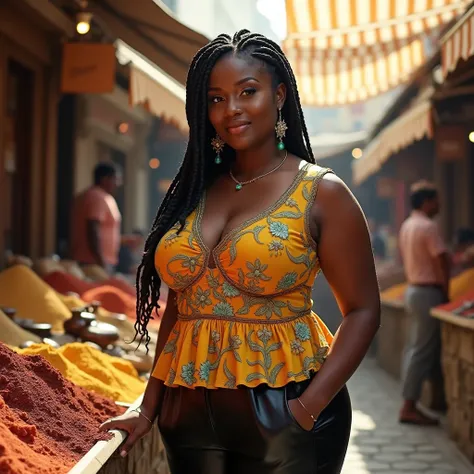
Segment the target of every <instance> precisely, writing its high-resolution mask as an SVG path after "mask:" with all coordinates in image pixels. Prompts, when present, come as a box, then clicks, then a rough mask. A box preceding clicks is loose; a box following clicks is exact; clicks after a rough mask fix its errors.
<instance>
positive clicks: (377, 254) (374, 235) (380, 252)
mask: <svg viewBox="0 0 474 474" xmlns="http://www.w3.org/2000/svg"><path fill="white" fill-rule="evenodd" d="M368 224H369V230H370V241H371V243H372V251H373V253H374V258H375V261H376V262H377V261H380V260H385V259H386V258H387V249H386V245H385V239H384V238H383V236H382V233H381V232H380V228H379V225H378V223H377V222H376V221H375V220H374V219H368Z"/></svg>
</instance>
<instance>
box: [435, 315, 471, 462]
mask: <svg viewBox="0 0 474 474" xmlns="http://www.w3.org/2000/svg"><path fill="white" fill-rule="evenodd" d="M431 315H432V316H433V317H435V318H437V319H439V320H441V335H442V341H443V346H442V364H443V372H444V384H445V392H446V399H447V402H448V427H449V433H450V435H451V437H452V438H453V439H454V441H455V442H456V444H457V445H458V447H459V449H460V450H461V451H462V452H463V453H464V454H465V455H466V456H467V458H468V459H469V460H470V461H471V462H472V463H473V464H474V319H467V318H466V317H463V316H457V315H455V314H453V313H450V312H448V311H443V310H440V309H436V308H434V309H433V310H431Z"/></svg>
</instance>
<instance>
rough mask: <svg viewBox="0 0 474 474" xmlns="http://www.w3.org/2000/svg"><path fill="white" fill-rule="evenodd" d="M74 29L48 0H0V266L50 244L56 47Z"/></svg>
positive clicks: (47, 249)
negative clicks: (12, 255)
mask: <svg viewBox="0 0 474 474" xmlns="http://www.w3.org/2000/svg"><path fill="white" fill-rule="evenodd" d="M72 31H73V24H72V23H71V22H70V21H69V20H68V19H67V17H65V16H64V15H63V14H62V13H61V12H60V11H59V10H58V9H56V8H55V7H54V6H52V5H51V4H50V3H49V2H48V1H46V0H39V1H37V2H31V1H29V0H28V1H27V0H25V1H23V0H21V1H16V2H12V1H7V2H2V3H1V4H0V130H1V133H0V202H1V203H2V204H1V206H2V212H0V266H2V265H3V262H4V259H5V256H6V254H7V253H9V252H12V253H15V254H25V255H29V256H33V257H36V256H40V255H43V254H47V253H50V252H52V251H53V249H54V239H55V199H56V196H55V189H56V188H55V186H54V184H53V183H54V181H55V167H56V126H57V115H56V114H57V101H58V98H59V87H58V84H59V61H58V57H59V55H58V51H59V45H60V37H61V36H65V35H66V36H67V35H68V34H69V33H71V32H72Z"/></svg>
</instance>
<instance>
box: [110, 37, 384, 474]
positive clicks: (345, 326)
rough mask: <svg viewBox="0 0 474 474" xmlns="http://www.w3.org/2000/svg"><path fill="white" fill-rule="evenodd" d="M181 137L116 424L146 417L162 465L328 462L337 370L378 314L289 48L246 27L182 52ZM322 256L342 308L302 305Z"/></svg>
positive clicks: (336, 415)
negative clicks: (157, 313) (149, 346)
mask: <svg viewBox="0 0 474 474" xmlns="http://www.w3.org/2000/svg"><path fill="white" fill-rule="evenodd" d="M186 113H187V117H188V122H189V128H190V130H189V132H190V136H189V144H188V149H187V151H186V155H185V158H184V161H183V164H182V166H181V169H180V170H179V172H178V175H177V176H176V178H175V180H174V181H173V183H172V185H171V187H170V189H169V191H168V194H167V195H166V197H165V199H164V201H163V204H162V206H161V208H160V210H159V211H158V215H157V217H156V220H155V223H154V225H153V228H152V231H151V233H150V236H149V237H148V240H147V242H146V245H145V254H144V258H143V261H142V264H141V265H140V268H139V272H138V277H137V284H138V288H139V298H138V308H137V309H138V312H137V314H138V315H137V326H136V327H137V330H138V332H139V333H140V334H141V336H142V338H143V337H145V338H147V339H148V333H147V331H146V327H147V322H148V321H149V319H150V318H151V314H152V311H153V310H154V309H155V308H156V306H157V301H158V297H159V288H160V282H161V280H163V281H164V282H165V283H166V284H167V286H168V287H169V288H170V291H169V297H168V303H167V307H166V311H165V313H164V315H163V320H162V324H161V330H160V334H159V340H158V345H157V354H156V358H155V366H154V370H153V373H152V375H153V376H152V377H151V378H150V381H149V383H148V386H147V389H146V392H145V395H144V399H143V403H142V405H141V407H140V409H138V410H137V411H136V412H133V413H131V414H127V415H123V416H121V417H118V418H116V419H114V420H111V421H108V422H106V423H105V424H104V425H103V428H104V429H123V430H126V431H128V433H129V437H128V440H127V442H126V443H125V445H124V446H123V448H122V452H121V453H122V455H126V453H127V452H128V451H129V450H130V448H131V447H132V445H133V444H134V443H135V441H136V440H137V439H139V438H140V437H142V436H143V435H144V434H145V433H147V432H148V431H149V430H150V428H151V425H152V423H154V422H155V420H156V419H158V423H159V428H160V431H161V434H162V437H163V440H164V443H165V446H166V450H167V455H168V461H169V464H170V469H171V472H172V473H173V474H184V473H195V474H198V473H203V474H204V473H205V474H208V473H209V474H210V473H212V474H220V473H222V474H224V473H226V474H227V473H236V474H240V473H246V474H251V473H259V474H264V473H268V474H277V473H278V474H286V473H292V474H293V473H298V474H306V473H307V474H314V473H328V474H329V473H331V474H332V473H338V472H340V470H341V467H342V463H343V460H344V456H345V452H346V448H347V443H348V439H349V432H350V424H351V408H350V401H349V396H348V393H347V390H346V388H345V383H346V381H347V380H348V379H349V377H350V376H351V374H352V373H353V372H354V370H355V369H356V368H357V366H358V365H359V363H360V361H361V360H362V358H363V357H364V354H365V353H366V351H367V348H368V347H369V345H370V342H371V341H372V338H373V337H374V334H375V333H376V330H377V328H378V325H379V296H378V289H377V281H376V276H375V270H374V263H373V257H372V252H371V247H370V239H369V234H368V231H367V226H366V222H365V219H364V217H363V215H362V212H361V210H360V208H359V206H358V204H357V202H356V201H355V199H354V198H353V196H352V195H351V193H350V192H349V190H348V189H347V187H346V186H345V185H344V184H343V183H342V182H341V181H340V180H339V179H338V178H337V177H335V176H334V175H333V174H331V173H329V172H328V170H325V169H322V168H320V167H318V166H316V165H315V164H314V157H313V154H312V151H311V146H310V140H309V137H308V132H307V130H306V125H305V122H304V119H303V113H302V109H301V105H300V101H299V96H298V91H297V87H296V82H295V78H294V75H293V72H292V70H291V67H290V64H289V63H288V60H287V59H286V58H285V56H284V54H283V52H282V51H281V49H280V48H279V46H278V45H276V44H275V43H274V42H272V41H270V40H268V39H267V38H265V37H263V36H261V35H259V34H251V33H249V32H248V31H246V30H243V31H240V32H238V33H237V34H236V35H235V36H234V37H233V38H231V37H229V36H227V35H220V36H219V37H218V38H216V39H215V40H214V41H211V42H210V43H209V44H208V45H207V46H205V47H204V48H202V49H201V50H200V51H199V52H198V53H197V54H196V56H195V58H194V60H193V62H192V64H191V67H190V71H189V76H188V82H187V101H186ZM319 269H322V270H323V271H324V273H325V275H326V277H327V279H328V281H329V282H330V284H331V287H332V289H333V291H334V293H335V295H336V297H337V300H338V302H339V305H340V308H341V311H342V314H343V315H344V316H345V319H344V322H343V323H342V324H341V326H340V328H339V330H338V331H337V333H336V335H335V336H334V338H333V337H332V335H331V334H330V333H329V331H328V330H327V328H326V327H325V325H324V324H323V322H322V321H321V320H320V319H319V318H318V317H317V316H316V315H314V314H313V313H311V304H312V302H311V298H310V294H311V287H312V284H313V281H314V278H315V276H316V274H317V273H318V271H319Z"/></svg>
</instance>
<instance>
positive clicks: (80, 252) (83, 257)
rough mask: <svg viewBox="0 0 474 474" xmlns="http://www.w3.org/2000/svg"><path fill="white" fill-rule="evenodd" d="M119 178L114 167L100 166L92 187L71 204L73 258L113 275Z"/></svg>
mask: <svg viewBox="0 0 474 474" xmlns="http://www.w3.org/2000/svg"><path fill="white" fill-rule="evenodd" d="M121 182H122V174H121V171H120V169H119V168H118V167H117V166H116V165H115V164H113V163H99V164H98V165H97V166H96V167H95V169H94V185H93V186H91V187H90V188H88V189H86V190H85V191H84V192H82V193H81V194H79V195H78V196H77V197H76V199H75V202H74V209H73V214H72V215H73V232H72V258H73V259H74V260H76V261H77V262H78V263H79V264H80V265H94V264H95V265H99V266H100V267H102V268H103V269H104V270H106V271H107V273H113V271H114V269H115V266H116V265H117V263H118V255H119V250H120V224H121V221H122V217H121V214H120V211H119V208H118V206H117V202H116V200H115V198H114V193H115V191H116V190H117V188H118V187H119V186H120V185H121Z"/></svg>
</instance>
